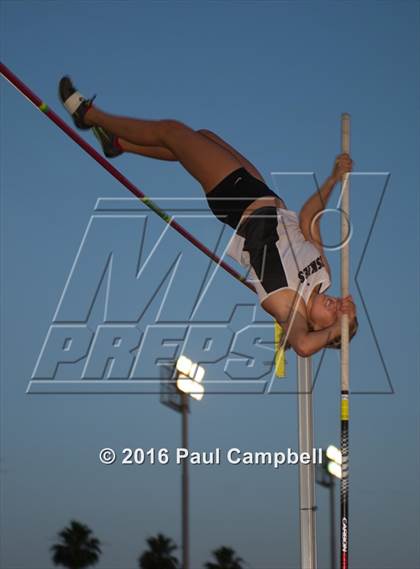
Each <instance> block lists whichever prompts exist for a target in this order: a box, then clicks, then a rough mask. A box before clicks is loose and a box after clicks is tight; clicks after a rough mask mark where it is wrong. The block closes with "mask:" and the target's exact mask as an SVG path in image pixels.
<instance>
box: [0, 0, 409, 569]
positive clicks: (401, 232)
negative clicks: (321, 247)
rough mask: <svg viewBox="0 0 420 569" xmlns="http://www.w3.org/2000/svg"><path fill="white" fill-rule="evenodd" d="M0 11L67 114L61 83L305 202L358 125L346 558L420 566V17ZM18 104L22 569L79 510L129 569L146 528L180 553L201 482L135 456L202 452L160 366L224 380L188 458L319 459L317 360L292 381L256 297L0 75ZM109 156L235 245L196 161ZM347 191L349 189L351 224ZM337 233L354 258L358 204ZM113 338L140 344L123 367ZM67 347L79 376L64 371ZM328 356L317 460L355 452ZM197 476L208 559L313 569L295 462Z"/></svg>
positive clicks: (4, 292)
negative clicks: (185, 137) (232, 154)
mask: <svg viewBox="0 0 420 569" xmlns="http://www.w3.org/2000/svg"><path fill="white" fill-rule="evenodd" d="M0 10H1V12H0V15H1V28H0V31H1V43H0V49H1V61H2V63H4V64H5V65H7V66H8V67H9V68H10V69H11V70H12V71H13V72H14V73H15V74H16V75H17V76H18V77H19V78H20V79H21V80H22V81H23V82H24V83H26V84H27V85H28V86H29V87H30V88H31V89H32V90H33V91H34V92H35V93H36V94H37V95H38V96H39V97H40V98H41V99H42V100H43V101H45V102H46V103H47V104H48V105H50V107H51V108H52V109H53V110H54V111H56V112H57V113H58V114H59V115H60V116H61V117H62V118H63V119H64V120H66V121H67V122H68V124H69V125H71V126H73V125H72V122H71V119H70V118H69V117H68V115H67V114H66V111H65V110H64V109H63V108H62V107H61V105H60V102H59V100H58V97H57V86H58V81H59V79H60V77H61V76H62V75H65V74H69V75H70V76H71V77H72V78H73V79H74V81H75V83H76V85H77V87H78V88H79V89H80V91H81V92H82V93H83V94H85V95H86V96H92V95H93V94H97V99H96V103H97V104H98V106H100V107H101V108H103V109H105V110H108V111H110V112H113V113H117V114H123V115H129V116H137V117H142V118H150V119H159V118H174V119H178V120H181V121H183V122H185V123H187V124H189V125H190V126H192V127H193V128H196V129H199V128H207V129H210V130H213V131H215V132H217V133H218V134H219V135H220V136H222V137H223V138H225V139H226V140H227V141H228V142H230V143H231V144H232V145H233V146H234V147H236V148H237V149H238V150H239V151H240V152H242V154H244V155H245V156H247V157H248V158H249V160H251V161H252V162H253V163H255V165H256V166H257V168H258V169H259V170H260V171H261V173H262V174H263V176H264V177H265V180H266V182H267V184H268V185H269V186H270V187H271V188H272V189H273V190H275V191H276V192H277V193H278V194H279V195H280V196H281V197H282V198H283V199H284V200H285V202H286V204H287V206H288V207H289V208H290V209H292V210H294V211H298V210H299V208H300V207H301V206H302V204H303V202H304V201H305V199H307V197H308V196H309V195H310V194H311V193H312V192H313V191H315V180H316V181H317V182H318V183H321V182H322V181H323V180H324V179H325V178H326V177H327V176H328V175H329V173H330V170H331V168H332V165H333V161H334V158H335V156H336V155H337V154H338V153H339V152H340V116H341V113H342V112H348V113H350V114H351V154H352V157H353V159H354V174H353V175H352V176H351V221H352V230H353V233H352V238H351V243H350V255H351V280H350V282H351V293H352V294H353V296H354V299H355V302H356V304H357V307H358V318H359V324H360V328H359V332H358V334H357V336H356V337H355V339H354V341H353V342H352V343H351V364H350V368H351V380H350V385H351V391H352V395H351V403H350V405H351V416H350V473H351V474H350V559H351V561H350V567H351V568H352V569H417V568H418V567H419V566H420V551H419V539H418V536H419V532H420V527H419V508H420V503H419V500H420V497H419V484H418V480H419V478H420V468H419V454H420V453H419V448H420V440H419V439H420V437H419V432H420V431H419V395H420V393H419V360H418V346H419V340H420V338H419V325H418V321H419V278H418V276H419V271H418V267H419V197H418V196H419V156H420V129H419V126H420V113H419V100H420V98H419V96H420V84H419V64H420V61H419V60H420V42H419V37H420V33H419V21H420V18H419V16H420V13H419V12H420V10H419V3H418V2H415V1H405V0H400V1H396V0H395V1H381V2H376V1H366V2H357V1H347V2H339V1H323V0H320V1H317V2H307V1H297V2H289V1H284V2H283V1H281V2H280V1H278V2H268V1H260V2H257V1H232V2H227V1H218V2H211V1H194V2H192V1H180V2H166V1H161V2H151V1H139V2H135V1H125V2H117V1H114V2H103V1H101V0H98V1H95V2H93V1H91V2H81V1H74V2H71V3H70V2H64V1H57V2H47V1H37V0H31V1H29V0H26V1H11V0H10V1H8V0H3V1H2V2H1V4H0ZM0 95H1V162H0V170H1V172H0V175H1V178H0V183H1V194H0V196H1V250H0V252H1V279H2V282H1V297H0V302H1V305H0V310H1V315H2V320H1V324H2V328H1V344H0V346H1V415H0V417H1V419H0V420H1V455H0V474H1V503H0V514H1V551H0V554H1V557H0V560H1V567H2V568H3V569H52V567H54V565H53V563H52V560H51V553H50V551H49V550H50V547H51V545H52V544H53V543H54V542H55V539H56V536H57V533H58V532H59V531H60V530H61V529H62V528H63V527H65V526H66V525H68V524H69V522H70V520H72V519H75V520H79V521H81V522H82V523H85V524H87V525H88V526H89V527H90V528H91V529H92V530H93V532H94V533H95V535H96V536H97V537H98V538H99V539H100V540H101V542H102V549H103V554H102V556H101V559H100V561H99V563H98V564H97V566H96V567H98V569H134V568H135V567H137V566H138V564H137V559H138V557H139V555H140V554H141V552H142V551H144V549H145V547H146V542H145V540H146V538H147V537H148V536H151V535H155V534H157V533H158V532H163V533H165V534H166V535H168V536H170V537H171V538H172V539H173V540H174V541H175V542H176V543H177V544H178V545H179V546H180V545H181V525H180V519H181V511H180V503H181V502H180V501H181V496H180V490H181V471H180V467H179V466H178V465H177V464H175V461H174V460H171V461H170V463H169V464H166V465H160V464H155V465H150V464H146V465H141V466H140V465H123V464H122V463H121V453H122V450H123V449H124V448H132V449H135V448H144V449H150V448H154V449H161V448H167V449H168V450H169V453H170V454H171V457H173V456H174V453H175V449H176V448H177V447H179V446H180V445H181V418H180V415H178V414H176V413H175V412H174V411H172V410H170V409H169V408H167V407H165V406H163V405H162V404H161V403H160V401H159V394H158V391H159V385H160V383H159V378H160V374H161V368H160V367H159V366H158V365H156V363H157V360H159V362H160V363H165V361H166V360H168V359H170V353H171V351H172V353H173V354H176V355H180V353H181V351H184V353H185V354H186V355H188V357H190V358H191V359H192V360H194V361H200V363H202V365H203V367H205V369H206V376H205V387H206V392H207V393H206V395H205V396H204V398H203V400H202V401H200V402H196V401H193V402H192V403H191V415H190V429H191V433H190V435H191V440H190V446H191V449H194V450H196V451H211V450H214V449H215V448H220V449H221V452H222V454H223V455H224V456H225V455H226V452H227V451H228V450H229V449H231V448H233V447H236V448H239V449H241V450H243V451H245V450H249V451H272V452H275V451H285V450H287V449H288V448H291V449H295V450H296V449H297V448H298V440H297V397H296V357H295V356H294V354H293V353H292V352H288V354H287V377H286V378H284V379H275V378H273V377H272V373H271V371H272V369H271V368H272V358H273V348H272V343H271V342H272V335H273V326H272V320H270V318H269V317H268V315H267V314H266V313H265V312H264V311H263V310H262V309H261V308H260V307H259V305H258V302H257V299H256V297H255V295H253V294H252V292H250V291H249V290H248V289H247V287H245V286H243V285H241V284H240V283H239V282H237V281H235V279H233V278H232V277H231V276H229V275H228V274H226V273H224V272H223V271H220V270H217V271H216V272H214V266H213V265H212V264H211V263H209V261H208V259H207V258H206V257H204V256H203V255H202V254H201V253H200V252H199V251H197V250H196V249H194V247H193V246H192V245H191V244H190V243H188V242H187V241H186V240H185V239H183V238H182V237H181V236H179V235H177V234H176V233H175V232H174V231H173V230H172V229H171V228H168V227H167V226H165V224H164V223H163V221H162V220H161V219H160V218H159V217H157V216H156V215H154V214H153V213H152V212H149V211H148V210H147V208H146V207H145V206H143V205H142V204H140V203H139V202H138V201H137V200H135V199H132V198H133V196H132V195H131V194H130V193H129V192H128V191H127V190H126V189H125V188H124V187H123V186H122V185H121V184H119V183H118V182H117V181H116V180H115V179H113V178H112V177H111V176H110V175H109V174H108V173H107V172H106V171H105V170H103V169H102V168H101V167H100V166H99V165H98V164H97V163H96V162H95V161H94V160H92V158H91V157H89V156H88V155H87V154H86V153H85V152H84V151H83V150H82V149H81V148H80V147H78V146H77V145H76V144H75V143H74V142H73V141H72V140H70V139H69V138H68V137H67V136H66V135H65V134H64V133H63V132H62V131H60V130H59V129H58V128H57V127H56V126H55V125H54V124H53V123H52V122H51V121H49V119H48V118H46V117H45V116H44V115H43V114H42V113H40V112H38V111H37V110H36V108H35V107H34V106H33V105H31V104H30V103H29V102H28V101H27V100H26V99H25V97H23V96H22V95H21V94H20V93H19V92H18V91H17V90H16V89H14V88H13V86H12V85H10V84H9V83H8V82H7V81H6V80H5V79H4V78H3V77H2V78H1V80H0ZM82 136H83V137H84V138H85V139H86V140H87V141H88V142H89V143H91V144H92V145H93V146H95V148H97V144H96V140H95V139H94V137H93V135H92V134H91V133H90V132H83V133H82ZM113 164H114V165H115V166H116V167H117V168H118V169H119V170H120V171H121V172H122V173H123V174H124V175H125V176H126V177H127V178H128V179H130V180H131V181H132V182H133V183H134V184H136V185H137V186H138V187H139V188H140V189H141V190H142V191H143V192H145V193H146V194H147V195H148V196H150V197H152V198H153V199H155V200H156V202H157V203H158V204H159V205H160V206H161V207H162V208H163V209H165V210H167V211H169V212H170V213H171V214H173V215H175V216H177V220H179V222H180V223H182V224H183V225H184V226H185V227H187V228H188V229H189V230H190V231H191V232H192V233H193V234H194V235H196V236H197V238H198V239H200V240H201V241H203V242H204V243H205V244H206V245H207V246H208V247H210V248H212V249H214V250H216V252H217V253H218V254H219V255H223V254H224V251H225V249H226V246H227V244H228V242H229V238H230V237H231V235H232V232H231V230H230V228H229V227H224V226H223V225H222V224H220V222H219V221H218V220H216V219H214V218H213V217H212V215H211V212H210V210H209V209H208V207H207V205H206V203H205V201H204V200H203V196H202V193H201V190H200V187H199V186H198V184H197V182H196V181H195V180H194V179H193V178H191V177H190V176H189V175H188V174H187V173H186V172H185V171H184V170H183V169H182V168H181V166H180V165H179V164H175V163H170V162H158V161H155V160H150V159H146V158H142V157H138V156H133V155H124V156H122V157H120V158H118V159H116V160H115V161H113ZM337 199H338V190H337V191H335V192H334V194H333V196H332V198H331V202H330V207H331V208H332V209H334V208H335V207H336V205H337ZM178 218H179V219H178ZM322 230H323V235H324V236H325V241H326V242H327V243H328V244H331V245H332V244H334V243H337V241H338V230H339V224H338V216H337V214H335V213H330V214H326V215H325V219H324V221H323V225H322ZM332 249H333V250H331V251H330V252H329V261H330V264H331V268H332V272H333V275H334V279H333V284H332V287H331V289H330V292H331V293H332V294H337V295H338V294H339V292H340V288H339V268H340V261H339V260H340V258H339V252H338V251H337V250H335V248H334V247H332ZM110 253H112V260H111V261H110V262H109V263H108V259H109V255H110ZM145 259H148V262H147V264H145ZM227 260H228V259H227ZM229 262H230V263H231V264H232V266H234V268H235V269H237V270H239V271H240V270H241V267H239V265H237V264H235V262H234V261H229ZM107 263H108V264H107ZM138 271H140V272H139V274H137V272H138ZM356 271H358V273H357V283H356V281H355V275H356ZM136 275H137V276H136ZM102 277H103V278H102ZM101 278H102V280H101ZM198 298H200V302H199V303H198V302H197V299H198ZM116 327H119V329H120V330H121V338H122V340H121V341H122V342H127V346H128V348H127V351H126V354H125V356H124V357H121V358H116V359H115V361H114V360H113V359H112V357H113V356H112V354H113V353H114V352H113V349H114V350H115V353H117V351H118V350H117V349H118V345H117V344H113V345H112V347H111V348H110V345H109V341H110V336H109V334H110V333H114V332H115V329H116ZM238 332H240V333H238ZM107 334H108V336H107ZM114 335H115V334H114ZM69 337H71V338H73V340H72V342H70V343H69V346H68V347H69V352H68V353H69V360H68V363H61V364H58V360H57V357H56V355H57V351H58V350H59V346H62V345H63V342H65V341H66V338H69ZM113 337H114V336H113ZM207 337H209V338H212V340H213V344H212V346H213V347H212V350H213V351H211V350H210V352H209V353H208V354H207V355H206V354H205V353H204V351H203V350H202V349H201V348H202V344H203V338H204V339H205V338H207ZM255 338H257V339H258V338H259V340H258V341H256V343H254V340H255ZM163 340H168V341H170V342H171V344H170V345H169V346H168V345H166V347H165V346H162V345H161V342H162V341H163ZM60 342H61V344H60ZM107 342H108V344H107ZM139 346H140V347H139ZM134 348H135V349H134ZM60 349H61V348H60ZM72 350H74V352H73V351H72ZM62 353H64V352H62ZM54 358H55V359H54ZM312 359H313V368H314V376H315V377H316V382H315V388H314V446H315V447H316V448H325V447H326V446H328V445H329V444H330V443H332V444H335V445H336V446H339V444H340V421H339V410H340V366H339V352H336V351H334V350H329V351H327V352H326V353H325V355H324V356H323V358H322V359H321V354H317V355H316V356H315V357H314V358H312ZM70 360H73V361H70ZM76 360H77V361H76ZM159 362H158V363H159ZM41 380H42V381H41ZM64 381H65V382H66V383H64ZM63 386H64V387H63ZM60 390H61V391H60ZM40 391H44V393H41V392H40ZM45 391H49V393H45ZM216 391H217V393H215V392H216ZM104 447H110V448H113V449H115V450H116V451H117V454H118V459H117V462H116V463H115V464H113V465H109V466H106V465H103V464H101V462H100V460H99V456H98V455H99V451H100V449H102V448H104ZM190 478H191V569H199V568H201V567H203V564H204V563H205V562H206V561H208V560H209V559H210V552H211V551H212V550H214V549H216V548H217V547H219V546H221V545H227V546H231V547H233V548H234V549H235V551H236V552H237V554H238V555H240V557H242V558H243V559H244V560H245V561H246V563H247V564H246V567H249V568H253V569H279V568H281V569H295V568H297V567H299V563H300V561H299V511H298V507H299V496H298V467H297V466H294V465H283V466H281V467H280V468H278V469H274V468H273V467H272V466H269V465H259V466H252V465H236V466H235V465H231V464H228V463H227V461H226V460H223V461H222V464H220V465H194V466H192V467H191V469H190ZM316 492H317V506H318V509H317V541H318V567H319V568H320V569H327V568H328V567H329V566H330V565H329V562H330V561H329V502H328V492H327V491H326V490H325V489H324V488H321V487H320V486H317V488H316ZM338 509H339V508H338V492H337V511H338ZM337 533H338V518H337ZM178 553H179V555H181V551H180V550H179V551H178Z"/></svg>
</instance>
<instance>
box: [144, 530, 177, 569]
mask: <svg viewBox="0 0 420 569" xmlns="http://www.w3.org/2000/svg"><path fill="white" fill-rule="evenodd" d="M146 541H147V544H148V546H149V550H146V551H145V552H144V553H143V554H142V555H141V556H140V557H139V567H140V569H177V568H178V567H179V561H178V559H177V558H176V557H174V556H173V555H172V554H173V552H174V551H175V550H176V549H178V546H177V545H176V544H175V543H174V542H173V541H172V539H171V538H170V537H166V536H165V535H163V534H161V533H158V535H157V536H156V537H149V538H148V539H147V540H146Z"/></svg>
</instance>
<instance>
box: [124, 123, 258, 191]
mask: <svg viewBox="0 0 420 569" xmlns="http://www.w3.org/2000/svg"><path fill="white" fill-rule="evenodd" d="M197 132H199V133H200V134H202V135H203V136H206V137H207V138H210V140H213V141H214V142H216V143H217V144H219V146H221V147H222V148H225V149H226V150H228V151H229V152H230V153H231V154H232V155H233V156H234V157H235V158H236V159H237V160H238V161H239V162H240V164H241V165H242V166H243V167H244V168H245V169H246V170H247V171H248V172H249V173H250V174H252V175H253V176H254V177H255V178H258V179H259V180H261V181H262V182H264V178H263V177H262V175H261V173H260V172H259V171H258V170H257V168H256V167H255V166H254V165H253V164H252V163H251V162H249V160H247V159H246V158H245V156H243V155H242V154H241V153H240V152H238V151H237V150H236V149H235V148H233V147H232V146H231V145H230V144H228V143H227V142H226V141H225V140H223V139H222V138H220V136H218V135H217V134H215V133H214V132H212V131H211V130H207V129H200V130H198V131H197ZM118 144H119V146H120V147H121V149H122V150H123V151H124V152H131V153H132V154H139V155H140V156H147V157H149V158H157V159H158V160H169V161H171V160H172V161H176V160H177V158H176V157H175V155H174V154H173V153H172V152H171V151H170V150H169V149H167V148H163V147H162V146H140V145H139V144H133V143H131V142H128V140H124V139H122V138H119V139H118Z"/></svg>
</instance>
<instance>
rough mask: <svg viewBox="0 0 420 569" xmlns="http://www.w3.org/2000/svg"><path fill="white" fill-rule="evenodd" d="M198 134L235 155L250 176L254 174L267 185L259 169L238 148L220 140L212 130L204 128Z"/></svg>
mask: <svg viewBox="0 0 420 569" xmlns="http://www.w3.org/2000/svg"><path fill="white" fill-rule="evenodd" d="M198 132H200V133H201V134H203V135H204V136H207V137H208V138H210V139H211V140H214V142H217V144H219V145H220V146H222V148H225V149H226V150H228V151H229V152H230V153H231V154H233V156H235V158H236V159H237V160H238V162H240V164H241V165H242V166H243V167H244V168H245V170H247V171H248V172H249V173H250V174H252V175H253V176H254V178H258V180H261V181H262V182H264V183H265V180H264V178H263V177H262V174H261V173H260V172H259V171H258V170H257V168H256V167H255V166H254V165H253V164H252V163H251V162H250V161H249V160H248V159H247V158H245V156H243V155H242V154H241V153H240V152H238V151H237V150H236V148H233V146H231V145H230V144H228V143H227V142H226V141H225V140H223V138H220V136H218V135H217V134H215V133H214V132H212V131H211V130H207V129H204V128H202V129H200V130H199V131H198Z"/></svg>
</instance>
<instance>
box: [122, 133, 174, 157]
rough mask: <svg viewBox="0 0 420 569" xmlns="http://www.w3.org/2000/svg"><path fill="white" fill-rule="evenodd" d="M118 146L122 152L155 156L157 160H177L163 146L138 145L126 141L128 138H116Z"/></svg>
mask: <svg viewBox="0 0 420 569" xmlns="http://www.w3.org/2000/svg"><path fill="white" fill-rule="evenodd" d="M118 146H119V147H120V148H121V150H123V152H130V153H131V154H139V155H140V156H146V157H147V158H156V159H157V160H167V161H172V162H176V161H177V158H176V156H175V154H174V153H173V152H172V151H171V150H169V148H164V147H163V146H140V145H139V144H133V143H132V142H128V140H124V139H123V138H118Z"/></svg>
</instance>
